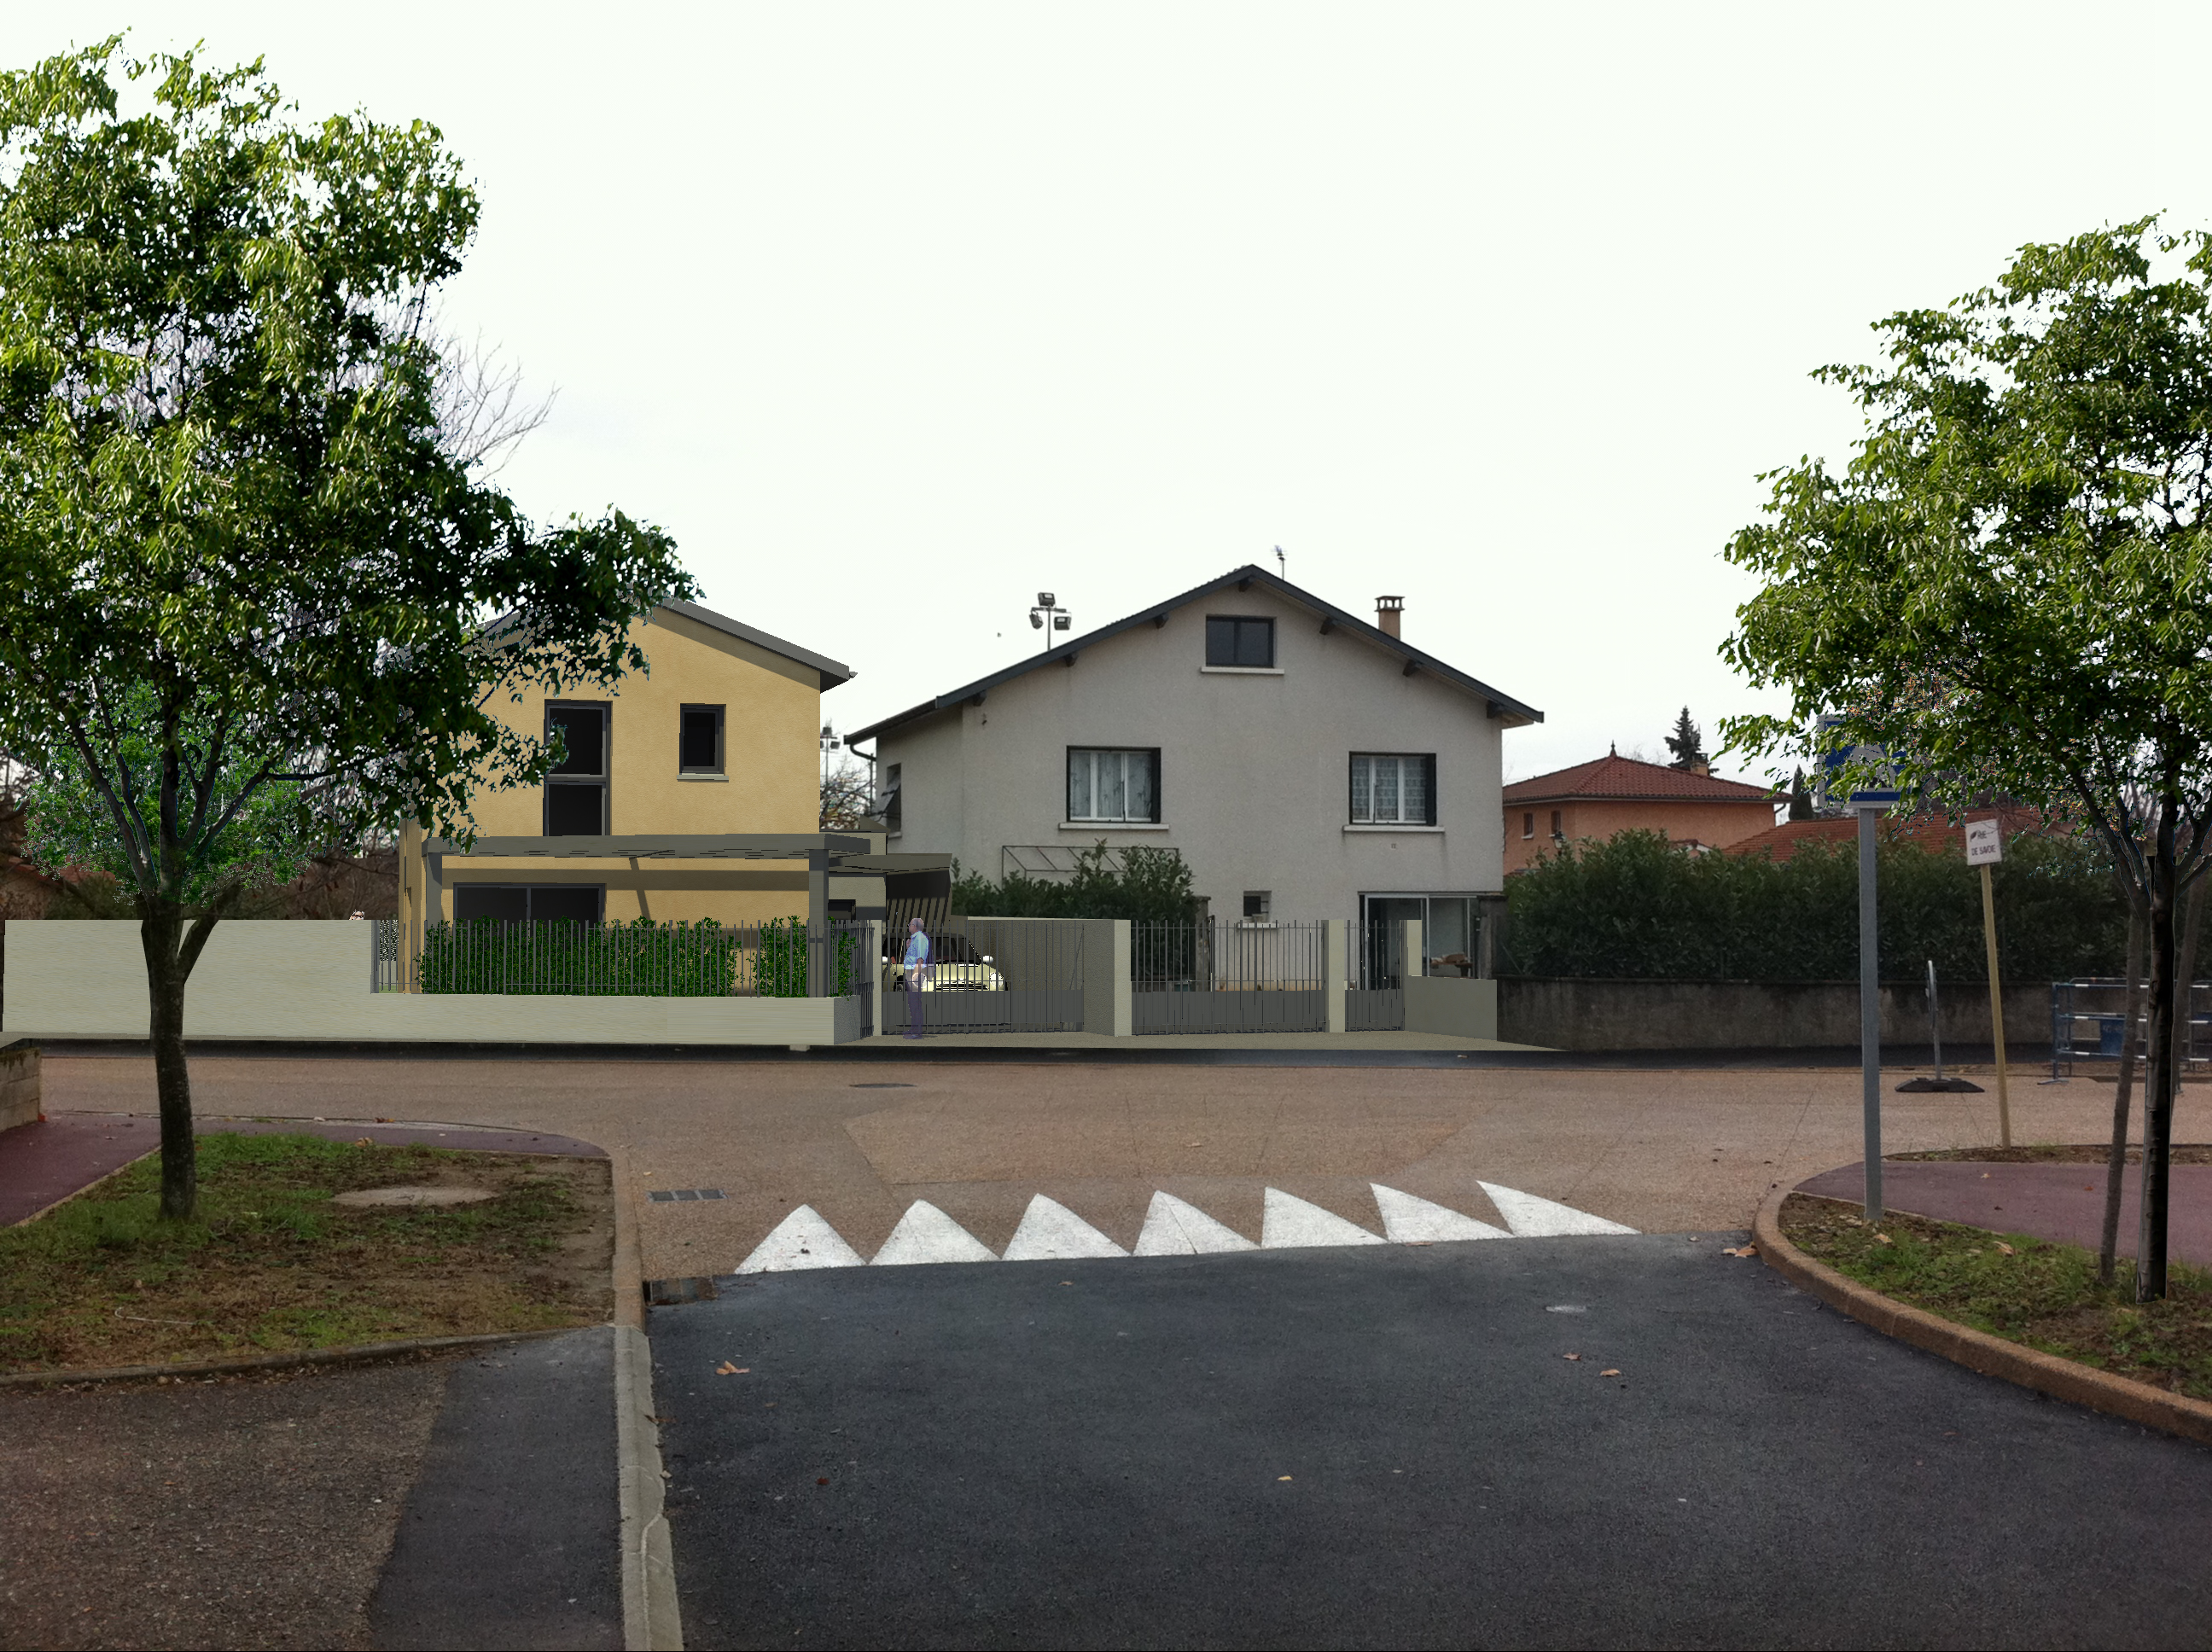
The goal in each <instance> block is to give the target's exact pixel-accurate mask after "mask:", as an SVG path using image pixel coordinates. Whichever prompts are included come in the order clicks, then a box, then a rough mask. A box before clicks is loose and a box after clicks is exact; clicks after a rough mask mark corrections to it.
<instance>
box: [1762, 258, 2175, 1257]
mask: <svg viewBox="0 0 2212 1652" xmlns="http://www.w3.org/2000/svg"><path fill="white" fill-rule="evenodd" d="M1875 331H1877V333H1878V334H1879V335H1880V336H1881V338H1882V340H1883V345H1884V349H1883V360H1882V361H1881V362H1880V363H1879V364H1877V365H1874V366H1865V367H1828V368H1824V369H1823V370H1822V371H1821V372H1820V374H1817V375H1815V376H1816V377H1818V378H1820V379H1821V380H1825V381H1826V382H1828V383H1831V384H1835V385H1838V386H1842V387H1843V388H1844V389H1846V390H1847V391H1849V392H1850V393H1851V394H1852V395H1854V396H1855V397H1856V398H1857V399H1858V402H1859V404H1860V405H1861V406H1862V407H1863V409H1864V410H1865V411H1866V428H1865V433H1864V434H1863V437H1862V439H1861V440H1859V442H1858V443H1857V446H1856V448H1855V450H1854V452H1853V453H1852V457H1851V459H1850V463H1849V464H1848V465H1846V466H1844V469H1843V470H1842V471H1839V472H1838V471H1831V470H1830V469H1829V468H1828V467H1827V466H1826V465H1823V464H1821V463H1820V462H1819V461H1817V460H1810V459H1808V460H1805V461H1802V462H1801V463H1800V464H1798V465H1796V466H1794V467H1791V468H1790V469H1787V470H1784V471H1777V472H1774V473H1772V475H1771V481H1772V483H1773V492H1772V495H1771V498H1770V500H1769V502H1768V505H1767V507H1766V511H1765V518H1764V519H1763V520H1762V521H1760V522H1759V523H1758V524H1756V525H1753V526H1750V527H1747V528H1745V529H1744V530H1743V531H1741V532H1740V533H1739V534H1737V535H1736V537H1735V539H1734V540H1733V541H1732V542H1731V543H1730V544H1729V549H1728V556H1729V560H1730V561H1731V562H1735V563H1736V564H1737V565H1738V566H1739V567H1741V568H1747V569H1749V570H1751V571H1752V572H1753V573H1754V574H1758V575H1759V577H1760V578H1761V579H1762V580H1764V581H1765V589H1764V590H1762V591H1761V592H1759V595H1757V596H1756V597H1754V598H1753V599H1752V600H1751V601H1750V602H1748V603H1747V604H1744V605H1743V607H1741V609H1739V610H1737V621H1738V624H1737V629H1736V630H1735V634H1734V635H1732V636H1730V637H1729V640H1728V641H1727V643H1726V644H1725V645H1724V647H1723V655H1724V657H1725V658H1727V659H1729V661H1730V662H1731V663H1732V664H1733V665H1735V666H1736V667H1737V669H1739V670H1740V671H1742V672H1744V673H1745V675H1746V676H1747V677H1749V678H1750V679H1751V681H1752V682H1753V683H1756V684H1759V685H1762V686H1764V685H1770V684H1771V685H1778V686H1780V687H1782V688H1784V689H1787V690H1788V691H1789V693H1790V698H1791V701H1792V704H1791V710H1790V715H1789V716H1787V717H1749V718H1735V719H1731V720H1729V723H1728V726H1727V734H1728V738H1729V742H1730V744H1734V745H1736V746H1739V747H1748V748H1751V749H1753V750H1764V751H1775V750H1795V751H1799V752H1804V753H1807V754H1808V755H1810V748H1809V743H1808V738H1807V736H1806V733H1805V731H1806V730H1807V729H1808V727H1809V726H1811V722H1812V720H1813V718H1814V716H1815V714H1818V713H1820V712H1823V711H1829V710H1835V709H1841V710H1843V711H1844V713H1845V714H1846V715H1847V721H1846V724H1845V726H1844V731H1843V732H1844V734H1846V735H1847V736H1848V737H1850V738H1853V739H1856V740H1859V741H1863V742H1867V743H1872V744H1885V745H1887V746H1888V747H1889V748H1890V749H1891V750H1894V751H1897V752H1899V753H1901V754H1903V765H1904V776H1903V777H1904V778H1905V780H1906V781H1907V782H1908V783H1918V784H1921V785H1923V786H1925V787H1928V788H1929V792H1930V794H1931V795H1933V796H1934V797H1936V798H1937V799H1942V800H1947V801H1949V802H1951V803H1953V804H1954V805H1963V804H1964V803H1965V801H1966V799H1967V797H1968V796H1969V795H1971V794H1972V793H1973V792H1976V791H1979V790H1983V789H1985V788H1994V789H1996V790H1998V791H2001V792H2003V793H2009V794H2011V795H2013V796H2015V797H2020V798H2026V799H2045V801H2046V802H2047V803H2048V804H2050V805H2053V806H2059V805H2067V804H2070V805H2072V807H2073V809H2074V811H2075V813H2076V815H2077V817H2078V818H2079V819H2080V821H2081V823H2083V824H2085V825H2086V826H2087V829H2090V830H2093V832H2095V833H2096V835H2097V836H2098V837H2099V838H2100V840H2101V841H2102V842H2103V844H2104V846H2105V848H2106V853H2108V854H2109V855H2110V856H2111V857H2112V862H2113V864H2114V865H2115V866H2116V867H2117V868H2118V872H2119V875H2120V877H2121V878H2122V879H2123V881H2124V884H2125V885H2126V886H2127V888H2128V889H2129V890H2130V892H2131V896H2132V898H2133V899H2135V900H2136V901H2138V902H2141V903H2142V911H2143V913H2144V914H2145V918H2146V926H2147V930H2148V938H2149V955H2150V1011H2149V1016H2150V1050H2149V1061H2148V1072H2147V1073H2146V1079H2147V1084H2146V1096H2145V1102H2144V1105H2145V1108H2146V1114H2147V1117H2146V1123H2147V1127H2148V1138H2149V1143H2150V1151H2149V1152H2148V1154H2147V1155H2146V1163H2145V1174H2144V1185H2143V1208H2144V1224H2143V1242H2142V1249H2141V1254H2140V1255H2139V1257H2138V1260H2137V1267H2136V1288H2137V1294H2138V1295H2139V1296H2140V1297H2142V1298H2144V1299H2148V1298H2151V1297H2160V1296H2163V1295H2164V1294H2165V1291H2166V1201H2167V1190H2168V1182H2169V1179H2168V1175H2167V1168H2168V1153H2167V1148H2168V1145H2169V1144H2170V1141H2171V1139H2172V1125H2173V1106H2174V1096H2175V1086H2176V1083H2177V1077H2178V1075H2177V1072H2176V1060H2175V1050H2176V1037H2177V1029H2176V1017H2175V1011H2176V1008H2177V1003H2176V999H2177V993H2176V984H2177V974H2176V970H2177V956H2178V953H2179V937H2178V936H2177V934H2176V929H2177V921H2176V920H2177V915H2178V914H2179V912H2180V910H2181V908H2182V905H2183V902H2184V900H2185V896H2186V895H2187V893H2188V891H2189V890H2190V889H2191V886H2192V885H2194V884H2196V883H2197V881H2198V879H2200V878H2202V877H2203V875H2204V872H2205V870H2206V865H2207V856H2208V853H2212V535H2208V526H2212V524H2208V520H2207V515H2206V513H2207V510H2208V507H2212V237H2208V236H2207V235H2205V234H2203V233H2201V232H2191V233H2189V234H2182V235H2166V234H2160V233H2159V231H2158V228H2157V221H2156V220H2155V219H2154V218H2145V219H2142V220H2140V221H2138V222H2133V223H2129V224H2123V225H2120V226H2118V227H2117V228H2106V229H2100V230H2096V231H2093V232H2091V233H2089V234H2084V235H2080V236H2077V237H2075V239H2073V240H2069V241H2066V242H2063V243H2061V244H2057V245H2051V246H2027V247H2023V248H2022V249H2021V251H2020V252H2019V254H2018V255H2017V256H2016V257H2015V259H2014V261H2013V263H2012V264H2011V266H2010V267H2009V268H2008V270H2005V271H2004V273H2003V274H2002V276H2000V277H1999V279H1998V281H1997V282H1996V285H1995V286H1993V287H1989V288H1983V289H1981V290H1978V291H1976V292H1972V293H1969V294H1967V295H1966V296H1965V297H1963V298H1960V299H1959V300H1957V301H1955V302H1954V303H1952V304H1951V305H1949V306H1948V307H1945V308H1943V309H1940V310H1908V311H1904V312H1901V313H1898V314H1896V315H1893V316H1891V317H1889V318H1888V319H1887V320H1884V321H1882V322H1880V323H1878V324H1877V325H1876V329H1875Z"/></svg>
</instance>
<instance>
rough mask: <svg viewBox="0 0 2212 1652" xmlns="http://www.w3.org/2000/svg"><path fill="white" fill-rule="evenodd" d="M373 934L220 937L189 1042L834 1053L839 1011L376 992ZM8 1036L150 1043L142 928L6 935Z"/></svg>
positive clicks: (211, 946)
mask: <svg viewBox="0 0 2212 1652" xmlns="http://www.w3.org/2000/svg"><path fill="white" fill-rule="evenodd" d="M374 927H375V926H374V925H373V924H368V923H352V922H343V921H341V922H334V923H317V922H309V921H283V920H269V921H261V922H252V921H231V922H225V923H222V924H218V925H216V931H215V933H214V934H213V935H212V936H210V938H209V939H208V944H207V951H205V952H204V953H203V954H201V957H200V961H199V963H198V965H197V967H196V968H195V969H193V971H192V975H191V981H189V982H188V983H187V984H186V987H185V1036H187V1037H190V1038H256V1039H260V1038H269V1039H325V1038H326V1039H389V1040H395V1041H402V1040H409V1039H421V1040H426V1041H431V1042H467V1041H482V1042H492V1043H516V1042H532V1043H571V1044H574V1043H605V1044H828V1043H832V1042H836V1019H835V1009H836V1002H837V1000H836V999H772V998H769V999H764V998H563V997H551V996H548V997H526V996H520V995H518V996H513V997H509V996H507V995H505V994H483V995H477V994H471V993H424V994H420V995H417V994H412V993H373V992H371V991H370V990H369V946H370V939H369V938H370V935H371V934H372V932H374ZM6 987H7V992H6V1006H7V1021H6V1024H5V1025H4V1027H0V1036H18V1037H31V1038H143V1037H145V1036H146V1034H147V1021H148V1011H147V1003H146V963H145V957H144V954H143V952H141V951H140V950H139V943H138V925H137V921H136V920H114V921H89V920H88V921H78V920H63V921H59V922H56V921H51V920H49V921H45V922H40V923H13V924H10V925H9V926H8V979H7V983H6Z"/></svg>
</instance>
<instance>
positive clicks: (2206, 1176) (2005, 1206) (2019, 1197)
mask: <svg viewBox="0 0 2212 1652" xmlns="http://www.w3.org/2000/svg"><path fill="white" fill-rule="evenodd" d="M2141 1175H2142V1172H2141V1170H2140V1169H2139V1168H2138V1167H2136V1166H2135V1165H2130V1166H2129V1167H2128V1173H2127V1178H2126V1181H2125V1182H2124V1191H2123V1193H2122V1196H2121V1202H2120V1254H2121V1255H2123V1256H2132V1255H2134V1254H2136V1224H2137V1222H2138V1221H2139V1220H2140V1219H2141V1218H2140V1216H2139V1214H2138V1212H2140V1211H2141V1209H2142V1206H2141V1203H2140V1200H2139V1199H2138V1197H2137V1193H2138V1188H2139V1178H2140V1176H2141ZM1881 1184H1882V1185H1881V1196H1882V1202H1883V1203H1884V1204H1885V1205H1887V1206H1888V1207H1889V1208H1890V1209H1892V1210H1898V1211H1906V1212H1911V1214H1912V1215H1914V1216H1925V1217H1928V1218H1932V1219H1933V1220H1935V1221H1938V1222H1958V1223H1961V1224H1965V1225H1966V1226H1968V1227H1974V1228H1987V1229H1989V1230H1991V1231H1992V1232H1996V1233H2025V1234H2028V1235H2031V1236H2033V1237H2035V1238H2038V1239H2051V1240H2056V1241H2057V1242H2060V1243H2062V1244H2069V1245H2086V1246H2087V1247H2088V1248H2090V1249H2091V1250H2094V1249H2095V1248H2097V1246H2098V1244H2099V1242H2100V1239H2101V1237H2102V1235H2103V1231H2104V1223H2105V1167H2104V1166H2103V1165H2101V1164H1977V1163H1973V1162H1972V1161H1971V1160H1956V1159H1942V1160H1932V1161H1931V1160H1908V1161H1905V1162H1904V1163H1898V1162H1896V1161H1890V1162H1887V1163H1884V1164H1883V1165H1882V1167H1881ZM1865 1188H1866V1176H1865V1167H1864V1165H1863V1164H1846V1165H1843V1166H1841V1167H1839V1168H1838V1169H1833V1170H1826V1171H1823V1172H1822V1173H1821V1174H1820V1175H1816V1176H1814V1177H1812V1178H1811V1179H1810V1180H1808V1181H1801V1182H1799V1183H1798V1184H1797V1191H1798V1192H1800V1193H1819V1194H1821V1195H1823V1196H1824V1197H1826V1198H1829V1199H1848V1200H1851V1201H1853V1202H1854V1203H1857V1202H1860V1201H1863V1200H1864V1199H1865V1197H1866V1192H1865ZM2166 1245H2167V1248H2168V1254H2171V1255H2172V1257H2173V1258H2174V1260H2177V1261H2184V1262H2193V1263H2196V1264H2197V1265H2198V1266H2212V1164H2177V1165H2175V1166H2174V1167H2173V1190H2172V1199H2171V1205H2170V1212H2169V1216H2168V1220H2167V1224H2166Z"/></svg>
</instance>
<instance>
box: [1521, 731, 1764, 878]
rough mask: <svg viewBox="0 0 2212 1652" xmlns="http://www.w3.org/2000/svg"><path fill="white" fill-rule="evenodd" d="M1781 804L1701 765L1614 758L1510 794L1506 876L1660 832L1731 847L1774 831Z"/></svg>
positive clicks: (1694, 843)
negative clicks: (1573, 846) (1589, 847)
mask: <svg viewBox="0 0 2212 1652" xmlns="http://www.w3.org/2000/svg"><path fill="white" fill-rule="evenodd" d="M1775 803H1776V798H1775V793H1774V788H1773V787H1769V786H1752V785H1747V784H1746V783H1745V782H1744V781H1742V780H1722V779H1720V778H1719V777H1718V776H1717V775H1715V774H1709V773H1707V772H1706V769H1705V765H1704V764H1703V763H1699V764H1698V765H1697V766H1696V767H1694V768H1668V766H1667V765H1665V764H1663V763H1650V762H1642V761H1641V760H1639V759H1638V758H1635V757H1624V756H1621V755H1620V752H1619V751H1617V750H1614V751H1608V752H1607V754H1606V755H1605V756H1602V757H1599V758H1597V759H1595V761H1593V762H1586V763H1577V764H1576V765H1575V766H1574V767H1573V768H1559V769H1554V770H1553V772H1552V773H1550V774H1538V775H1536V776H1534V778H1533V779H1530V780H1516V781H1514V782H1513V784H1512V785H1510V786H1509V787H1505V789H1504V811H1505V870H1506V871H1507V872H1519V871H1520V870H1521V869H1522V867H1524V866H1528V865H1534V863H1535V860H1536V858H1537V857H1538V856H1539V855H1542V854H1547V853H1550V852H1551V851H1552V850H1553V849H1555V848H1559V847H1562V846H1564V845H1565V844H1569V843H1573V842H1577V841H1580V840H1582V839H1584V838H1605V837H1611V836H1612V835H1613V834H1614V833H1615V832H1626V831H1634V830H1641V831H1647V832H1659V833H1662V834H1663V835H1665V836H1667V837H1668V839H1669V840H1671V841H1674V842H1677V843H1681V844H1684V845H1686V846H1688V847H1692V848H1699V849H1722V848H1727V847H1729V846H1730V845H1732V844H1736V843H1741V842H1742V841H1744V840H1745V839H1746V838H1748V837H1752V836H1753V835H1757V834H1758V833H1760V832H1764V831H1766V830H1768V829H1771V827H1772V826H1773V824H1774V810H1775Z"/></svg>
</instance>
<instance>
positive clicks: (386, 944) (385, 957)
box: [368, 918, 406, 993]
mask: <svg viewBox="0 0 2212 1652" xmlns="http://www.w3.org/2000/svg"><path fill="white" fill-rule="evenodd" d="M405 984H406V983H405V982H404V981H402V980H401V979H400V969H399V920H398V919H397V918H371V919H370V920H368V990H369V991H370V992H372V993H397V992H398V991H400V990H401V989H402V988H403V987H404V986H405Z"/></svg>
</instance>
